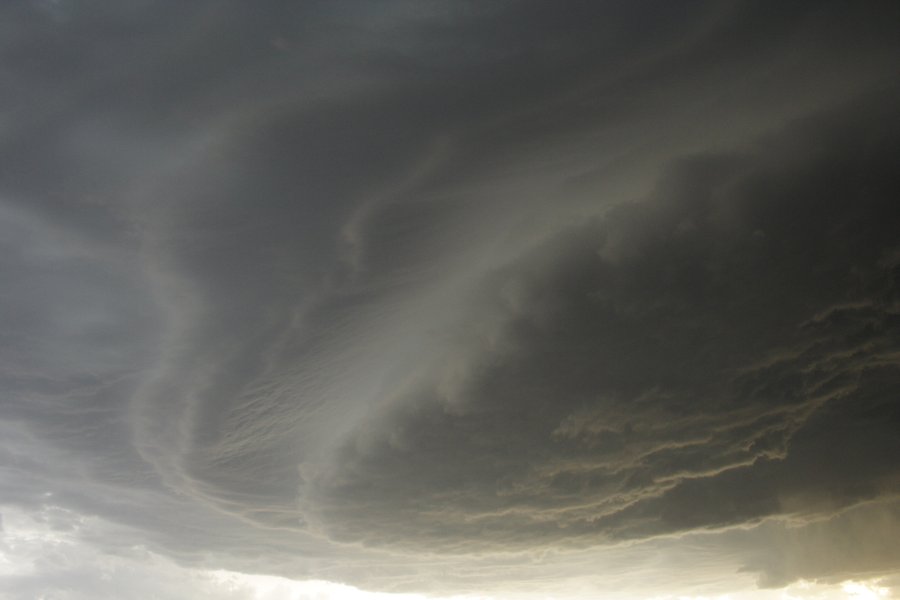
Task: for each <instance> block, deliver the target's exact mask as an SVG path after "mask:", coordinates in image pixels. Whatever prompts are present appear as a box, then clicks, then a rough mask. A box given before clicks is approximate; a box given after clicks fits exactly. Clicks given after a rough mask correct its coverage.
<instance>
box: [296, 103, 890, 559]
mask: <svg viewBox="0 0 900 600" xmlns="http://www.w3.org/2000/svg"><path fill="white" fill-rule="evenodd" d="M895 100H896V93H895V91H894V90H889V91H886V92H884V93H882V94H878V95H875V96H874V97H872V98H870V99H868V100H867V101H863V102H861V103H859V104H856V105H854V106H851V107H847V108H845V109H844V110H842V111H839V112H836V113H833V114H829V115H826V116H821V117H816V118H812V119H808V120H804V121H802V122H798V123H795V124H793V125H791V126H789V127H788V128H787V129H786V130H785V131H784V132H782V133H780V134H778V135H776V136H772V137H771V138H769V139H766V140H764V141H762V142H761V143H760V144H758V145H757V146H755V147H754V148H753V149H752V150H750V151H748V152H745V153H741V154H735V155H723V156H701V157H694V158H688V159H685V160H684V161H681V162H680V163H678V164H677V165H676V166H674V167H673V168H672V169H670V171H669V175H667V176H666V177H664V178H663V179H662V180H661V181H660V183H659V184H658V186H657V191H656V192H655V193H654V194H653V196H652V197H650V198H648V199H646V200H643V201H641V202H636V203H632V204H627V205H623V206H621V207H619V208H617V209H615V210H613V211H612V212H611V213H610V214H609V215H608V216H607V217H605V218H604V219H602V220H599V221H596V222H594V223H591V224H589V225H585V226H582V227H579V228H578V229H576V230H573V231H570V232H566V233H564V234H561V236H560V237H558V238H556V239H553V240H551V241H550V242H548V243H547V244H546V245H545V246H544V247H542V248H540V249H538V250H536V251H535V253H534V254H533V255H532V256H530V257H528V258H525V259H523V260H522V261H519V262H517V263H515V264H513V265H511V266H510V267H508V268H507V269H505V270H504V271H503V272H500V273H496V274H494V275H493V276H492V278H491V280H490V281H489V282H487V283H486V289H487V290H489V291H488V296H487V299H486V301H485V306H484V308H483V309H482V310H484V311H487V313H488V314H489V315H490V316H489V317H487V318H486V319H485V320H484V321H479V322H477V324H476V325H475V326H474V327H472V337H471V338H470V339H466V340H465V342H464V344H465V345H466V348H467V354H468V356H469V358H467V359H465V360H464V364H465V366H464V368H463V369H462V375H459V374H452V373H450V374H448V373H440V372H438V373H433V374H431V375H430V376H429V379H426V380H425V381H424V382H423V383H422V384H421V386H420V388H419V389H418V391H416V392H415V393H414V394H413V395H412V396H410V397H407V398H405V399H402V400H399V401H398V404H397V406H396V408H394V409H392V410H390V411H389V412H387V413H386V414H383V415H380V416H376V417H375V419H376V423H375V426H374V427H373V426H372V424H369V425H367V429H366V431H364V432H360V434H358V436H357V437H356V438H355V439H354V440H351V441H350V442H349V443H348V444H347V445H346V446H345V449H344V451H343V453H342V455H341V456H340V458H339V459H338V460H337V462H336V464H335V466H334V472H333V473H332V474H330V476H328V477H326V478H323V480H322V482H321V483H320V489H318V490H317V493H318V494H321V497H320V498H317V499H316V500H317V503H315V504H313V508H312V510H314V511H316V512H318V514H319V515H320V519H321V522H322V526H323V527H324V529H325V530H326V531H328V532H329V533H330V534H331V535H334V536H335V537H336V538H338V539H347V540H359V539H362V540H365V541H366V542H367V543H371V544H375V545H382V544H383V545H394V544H396V545H398V546H401V547H402V546H419V545H421V546H424V547H429V548H443V549H445V550H449V551H474V550H479V549H485V548H493V549H498V548H510V547H516V546H522V547H527V546H533V545H535V544H556V543H560V542H564V541H567V540H576V541H577V542H578V543H579V544H591V543H597V542H603V541H604V540H606V541H607V542H609V541H615V540H622V539H632V538H645V537H647V536H655V535H660V534H668V533H678V532H684V531H691V530H695V529H697V528H701V529H703V528H718V527H726V526H734V525H744V524H747V523H752V522H756V521H759V520H760V519H764V518H769V517H775V516H784V515H789V514H790V515H793V516H796V517H800V518H807V517H809V518H814V517H818V516H821V515H823V514H831V513H832V512H833V511H836V510H841V509H844V508H846V507H848V506H852V505H854V504H855V503H857V502H861V501H865V500H870V499H873V498H878V497H881V496H882V495H883V494H888V493H896V475H895V465H894V463H893V461H892V460H891V459H890V458H888V457H891V456H896V455H897V451H898V447H897V439H896V435H895V434H894V432H895V431H896V428H897V405H896V401H895V399H894V398H895V396H896V393H895V391H896V388H897V384H898V375H900V372H898V370H897V363H896V352H897V343H898V329H897V326H898V318H900V317H898V305H897V294H898V287H897V285H898V279H897V278H898V273H900V271H898V268H900V267H898V262H897V261H898V258H897V257H898V254H897V252H898V247H897V240H896V225H897V222H898V213H897V208H896V203H895V198H896V197H897V193H898V191H900V188H898V186H900V181H898V179H897V177H896V174H895V169H894V166H893V158H892V157H894V156H896V151H897V144H898V142H900V135H898V134H900V131H898V128H897V126H898V122H897V120H896V118H895V116H894V115H893V114H892V113H893V111H892V109H891V108H890V107H891V106H893V102H894V101H895ZM489 323H490V324H493V325H492V327H491V328H489V329H487V328H485V325H486V324H489ZM497 323H499V325H498V324H497ZM454 377H455V378H456V381H455V382H454V383H453V387H452V391H449V392H448V387H447V381H448V378H454ZM892 390H894V391H892ZM798 498H802V499H803V501H802V502H792V500H796V499H798ZM359 502H364V503H365V506H366V507H367V508H366V510H363V509H362V506H360V505H359Z"/></svg>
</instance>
